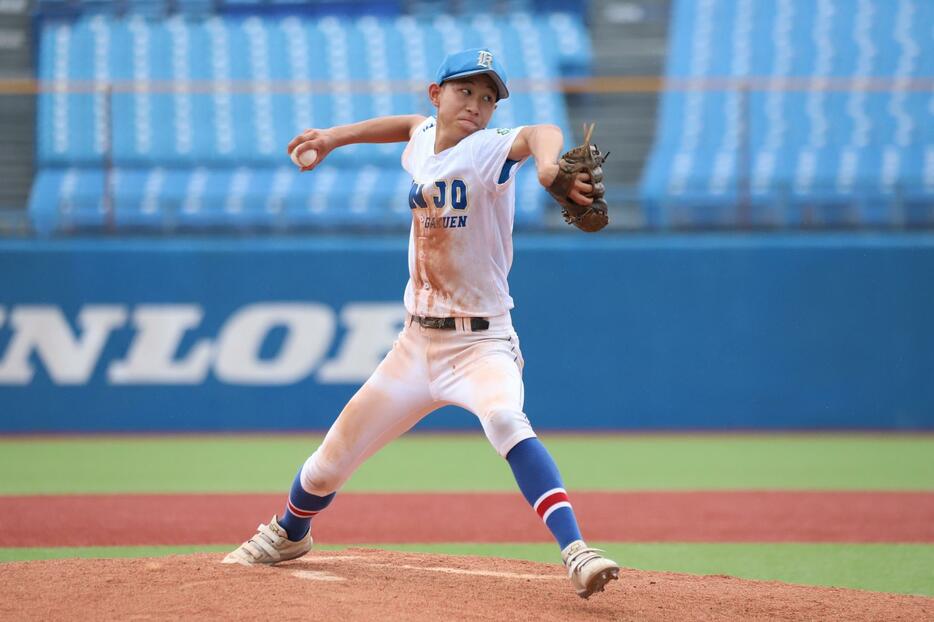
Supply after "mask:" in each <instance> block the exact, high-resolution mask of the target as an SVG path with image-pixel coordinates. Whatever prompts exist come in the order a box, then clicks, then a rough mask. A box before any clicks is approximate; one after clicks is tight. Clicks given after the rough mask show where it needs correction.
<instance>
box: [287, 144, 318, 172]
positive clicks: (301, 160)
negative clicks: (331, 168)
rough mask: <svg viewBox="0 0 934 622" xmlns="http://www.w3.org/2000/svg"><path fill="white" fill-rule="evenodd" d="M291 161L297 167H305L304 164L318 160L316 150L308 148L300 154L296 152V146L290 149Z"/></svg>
mask: <svg viewBox="0 0 934 622" xmlns="http://www.w3.org/2000/svg"><path fill="white" fill-rule="evenodd" d="M291 157H292V162H294V163H295V166H297V167H298V168H305V167H306V166H311V165H312V164H314V163H315V162H316V161H317V160H318V152H317V151H315V150H314V149H309V150H307V151H303V152H302V153H301V155H299V154H298V147H296V148H295V149H293V150H292V156H291Z"/></svg>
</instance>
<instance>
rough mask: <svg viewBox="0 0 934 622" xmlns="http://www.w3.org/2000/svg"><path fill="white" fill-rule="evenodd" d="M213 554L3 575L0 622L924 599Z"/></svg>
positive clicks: (79, 563) (713, 610)
mask: <svg viewBox="0 0 934 622" xmlns="http://www.w3.org/2000/svg"><path fill="white" fill-rule="evenodd" d="M221 557H222V556H221V555H215V554H199V555H185V556H173V557H161V558H150V559H88V560H85V559H65V560H52V561H38V562H17V563H9V564H0V585H3V598H2V599H0V619H16V620H23V619H68V620H78V619H82V620H111V619H121V620H130V619H132V620H149V619H178V618H185V619H193V618H201V619H249V620H261V619H262V620H276V619H279V620H282V619H299V618H301V619H305V620H375V619H380V620H431V621H435V620H439V619H440V620H536V621H537V620H561V621H566V620H584V619H586V620H675V619H679V620H695V619H703V620H730V621H732V620H737V619H750V618H763V619H765V618H768V619H771V620H802V619H809V620H831V619H839V620H924V619H932V618H934V599H931V598H923V597H916V596H899V595H892V594H877V593H873V592H860V591H855V590H843V589H829V588H816V587H805V586H798V585H788V584H784V583H777V582H759V581H746V580H742V579H736V578H732V577H726V576H708V577H698V576H693V575H683V574H673V573H659V572H643V571H636V570H623V572H622V573H621V575H620V580H619V581H614V582H611V583H610V585H609V586H608V588H607V591H606V592H604V593H601V594H596V595H594V596H593V597H592V598H591V599H590V600H589V601H583V600H581V599H580V598H578V597H577V596H576V595H575V594H574V593H573V591H572V589H571V586H570V583H569V582H568V581H567V579H566V578H565V576H564V574H563V569H562V568H561V566H559V565H549V564H537V563H532V562H523V561H515V560H506V559H491V558H480V557H452V556H444V555H423V554H407V553H394V552H387V551H377V550H371V549H347V550H345V551H341V552H337V553H334V552H321V553H312V554H310V555H308V556H306V557H305V558H302V559H300V560H295V561H292V562H287V563H284V564H282V565H279V566H276V567H262V568H246V567H243V566H229V565H222V564H220V563H219V561H220V559H221Z"/></svg>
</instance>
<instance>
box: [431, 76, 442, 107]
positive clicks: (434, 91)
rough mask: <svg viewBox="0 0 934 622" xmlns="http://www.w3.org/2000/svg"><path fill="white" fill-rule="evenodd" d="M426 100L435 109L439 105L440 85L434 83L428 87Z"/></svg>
mask: <svg viewBox="0 0 934 622" xmlns="http://www.w3.org/2000/svg"><path fill="white" fill-rule="evenodd" d="M428 99H430V100H431V103H432V104H433V105H434V107H435V108H437V107H438V106H440V105H441V85H439V84H435V83H434V82H432V83H431V84H429V85H428Z"/></svg>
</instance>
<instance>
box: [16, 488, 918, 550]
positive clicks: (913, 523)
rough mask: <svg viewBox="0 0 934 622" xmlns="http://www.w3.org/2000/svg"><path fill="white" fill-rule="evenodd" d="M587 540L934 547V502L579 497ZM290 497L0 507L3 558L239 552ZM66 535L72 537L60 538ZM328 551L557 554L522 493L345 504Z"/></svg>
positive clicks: (115, 499) (857, 496) (321, 527)
mask: <svg viewBox="0 0 934 622" xmlns="http://www.w3.org/2000/svg"><path fill="white" fill-rule="evenodd" d="M571 499H572V502H573V503H574V508H575V511H576V512H577V515H578V517H579V518H580V521H581V524H582V525H583V527H584V530H585V534H586V535H587V537H588V539H590V540H593V541H599V540H606V541H617V542H915V543H924V542H934V493H923V492H917V493H915V492H634V493H633V492H627V493H609V492H607V493H597V492H592V493H577V494H575V495H573V496H572V498H571ZM283 500H284V496H283V495H96V496H95V495H91V496H85V495H81V496H78V495H74V496H70V495H63V496H31V497H0V546H5V547H29V546H100V545H145V544H196V545H198V544H231V543H236V542H241V541H243V540H244V539H245V538H247V537H248V536H249V535H250V534H251V533H252V530H253V529H254V528H255V527H256V525H257V524H259V522H261V521H262V522H266V521H268V520H269V517H270V516H272V514H273V513H274V512H279V511H281V509H282V504H283ZM63 526H67V528H63ZM314 533H315V538H316V539H317V540H318V541H319V542H323V543H328V544H354V543H392V542H548V541H550V536H549V534H548V532H547V530H546V529H544V528H543V527H542V524H541V521H539V520H538V517H537V516H536V515H535V513H534V512H532V511H531V510H530V509H529V507H528V505H527V504H526V503H525V501H524V500H523V499H522V497H521V496H520V495H519V494H518V493H482V494H481V493H474V494H464V493H459V494H440V493H439V494H352V493H347V494H341V495H338V497H337V499H336V500H335V501H334V503H333V505H332V506H331V507H330V508H328V511H327V512H325V513H323V514H322V515H321V516H320V517H318V518H316V519H315V531H314Z"/></svg>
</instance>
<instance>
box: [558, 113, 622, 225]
mask: <svg viewBox="0 0 934 622" xmlns="http://www.w3.org/2000/svg"><path fill="white" fill-rule="evenodd" d="M593 128H594V124H593V123H591V124H590V126H589V127H588V128H587V132H586V136H585V137H584V144H583V145H579V146H577V147H574V148H573V149H571V150H569V151H567V152H566V153H565V154H564V155H562V156H561V159H560V160H558V174H557V175H556V176H555V179H554V181H553V182H551V185H550V186H548V188H547V190H548V193H549V194H550V195H551V196H552V197H554V199H555V201H557V202H558V205H560V206H561V208H562V209H561V214H562V215H563V216H564V220H565V222H567V223H568V224H571V225H574V226H575V227H577V228H578V229H581V230H582V231H587V232H594V231H599V230H600V229H603V228H604V227H605V226H607V224H608V223H609V222H610V218H609V215H608V213H607V204H606V200H605V199H604V198H603V197H604V195H605V194H606V188H605V187H604V185H603V162H604V161H606V157H607V155H609V154H608V153H607V154H603V153H601V152H600V150H599V149H598V148H597V146H596V145H592V144H590V136H591V134H592V133H593ZM580 173H586V174H587V175H589V176H590V183H591V184H592V185H593V190H592V191H591V192H590V193H589V194H588V195H587V196H588V197H589V198H591V199H593V203H591V204H590V205H580V204H579V203H577V202H575V201H574V200H573V199H571V197H570V193H571V189H572V188H573V187H574V180H575V179H577V176H578V175H579V174H580Z"/></svg>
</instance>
